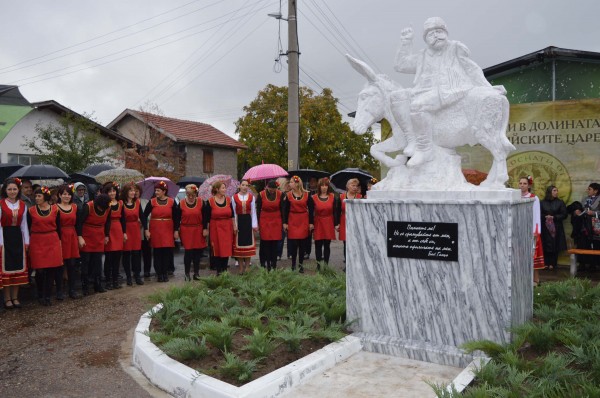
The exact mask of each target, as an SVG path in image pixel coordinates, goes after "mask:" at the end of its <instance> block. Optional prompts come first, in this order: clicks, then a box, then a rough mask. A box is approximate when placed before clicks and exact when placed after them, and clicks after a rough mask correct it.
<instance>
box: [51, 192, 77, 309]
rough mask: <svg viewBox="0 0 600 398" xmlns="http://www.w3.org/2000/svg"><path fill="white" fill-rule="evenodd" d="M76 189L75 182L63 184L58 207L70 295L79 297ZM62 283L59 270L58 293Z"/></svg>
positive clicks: (61, 241) (61, 242) (59, 193)
mask: <svg viewBox="0 0 600 398" xmlns="http://www.w3.org/2000/svg"><path fill="white" fill-rule="evenodd" d="M74 191H75V186H74V185H73V184H70V185H61V186H60V187H59V188H58V191H57V195H58V199H59V202H58V204H57V207H58V210H59V211H60V244H61V246H62V256H63V264H64V266H65V267H66V268H67V278H68V283H69V297H71V298H72V299H78V298H80V297H81V296H80V295H79V294H78V293H77V292H76V291H75V275H76V272H75V271H76V270H75V266H76V263H77V260H79V245H78V242H77V231H76V230H75V226H76V225H77V205H76V204H74V203H73V195H74ZM60 285H62V272H59V275H58V279H57V280H56V290H57V294H58V290H59V286H60ZM61 290H62V289H61Z"/></svg>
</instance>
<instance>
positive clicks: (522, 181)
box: [519, 176, 545, 286]
mask: <svg viewBox="0 0 600 398" xmlns="http://www.w3.org/2000/svg"><path fill="white" fill-rule="evenodd" d="M532 185H533V178H531V176H527V177H521V178H519V189H520V190H521V197H522V198H533V199H534V202H533V239H534V242H535V246H534V250H533V285H534V286H537V285H538V284H539V283H540V273H539V270H540V269H544V266H545V265H544V250H543V248H542V238H541V235H540V232H541V230H542V227H541V225H540V222H541V212H540V200H539V198H538V197H537V196H535V195H534V194H532V193H531V192H530V190H531V186H532Z"/></svg>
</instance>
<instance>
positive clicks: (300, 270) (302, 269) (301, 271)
mask: <svg viewBox="0 0 600 398" xmlns="http://www.w3.org/2000/svg"><path fill="white" fill-rule="evenodd" d="M298 272H300V273H301V274H303V273H304V267H302V264H300V269H299V271H298Z"/></svg>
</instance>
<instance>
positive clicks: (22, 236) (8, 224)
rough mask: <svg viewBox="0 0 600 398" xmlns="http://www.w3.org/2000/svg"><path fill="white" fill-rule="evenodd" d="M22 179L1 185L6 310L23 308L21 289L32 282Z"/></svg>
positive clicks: (0, 273) (0, 281) (0, 282)
mask: <svg viewBox="0 0 600 398" xmlns="http://www.w3.org/2000/svg"><path fill="white" fill-rule="evenodd" d="M19 189H21V180H20V179H18V178H8V179H7V180H6V181H4V184H3V185H2V190H1V195H2V199H0V226H2V228H0V250H1V251H2V259H1V261H2V265H1V266H2V268H0V289H2V287H4V308H7V309H12V308H21V302H20V301H19V286H21V285H26V284H27V283H29V275H28V272H27V263H26V257H27V254H26V253H27V249H28V247H29V229H28V227H27V217H26V212H27V207H26V205H25V202H23V201H22V200H20V199H19Z"/></svg>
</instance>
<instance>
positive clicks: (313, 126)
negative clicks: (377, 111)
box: [236, 84, 379, 175]
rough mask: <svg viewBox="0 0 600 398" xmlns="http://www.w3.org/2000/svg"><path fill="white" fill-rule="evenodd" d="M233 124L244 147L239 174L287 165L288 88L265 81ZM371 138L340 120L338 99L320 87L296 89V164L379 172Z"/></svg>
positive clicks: (333, 169) (313, 167) (317, 167)
mask: <svg viewBox="0 0 600 398" xmlns="http://www.w3.org/2000/svg"><path fill="white" fill-rule="evenodd" d="M244 112H246V114H245V115H244V116H242V117H241V118H240V119H238V121H237V122H236V132H237V133H238V134H239V141H240V142H242V143H243V144H245V145H247V146H248V149H247V150H245V151H242V152H241V153H240V155H239V157H238V169H239V170H238V171H239V172H240V175H241V174H243V173H244V171H245V170H247V169H248V168H250V167H252V166H255V165H258V164H261V163H263V162H264V163H276V164H279V165H281V166H283V167H285V166H286V165H287V87H278V86H274V85H271V84H269V85H267V87H266V88H265V89H263V90H261V91H259V93H258V96H257V97H256V98H255V99H254V100H253V101H252V102H251V103H250V104H249V105H248V106H245V107H244ZM374 143H375V138H374V137H373V133H372V132H371V131H369V132H367V133H366V134H364V135H362V136H359V135H356V134H354V133H353V132H352V131H351V130H350V126H349V125H348V123H346V122H343V121H342V115H341V114H340V112H339V111H338V109H337V99H336V98H335V97H333V94H332V91H331V90H330V89H328V88H326V89H324V90H323V92H322V93H321V94H316V93H315V92H314V91H312V90H311V89H309V88H307V87H301V88H300V167H302V168H304V169H306V168H307V169H317V170H324V171H328V172H331V173H333V172H335V171H338V170H341V169H344V168H346V167H360V168H362V169H365V170H367V171H370V172H376V174H377V175H378V174H379V173H378V169H379V167H378V165H377V163H376V162H375V160H374V159H373V158H372V157H371V155H370V154H369V149H370V147H371V145H373V144H374Z"/></svg>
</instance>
